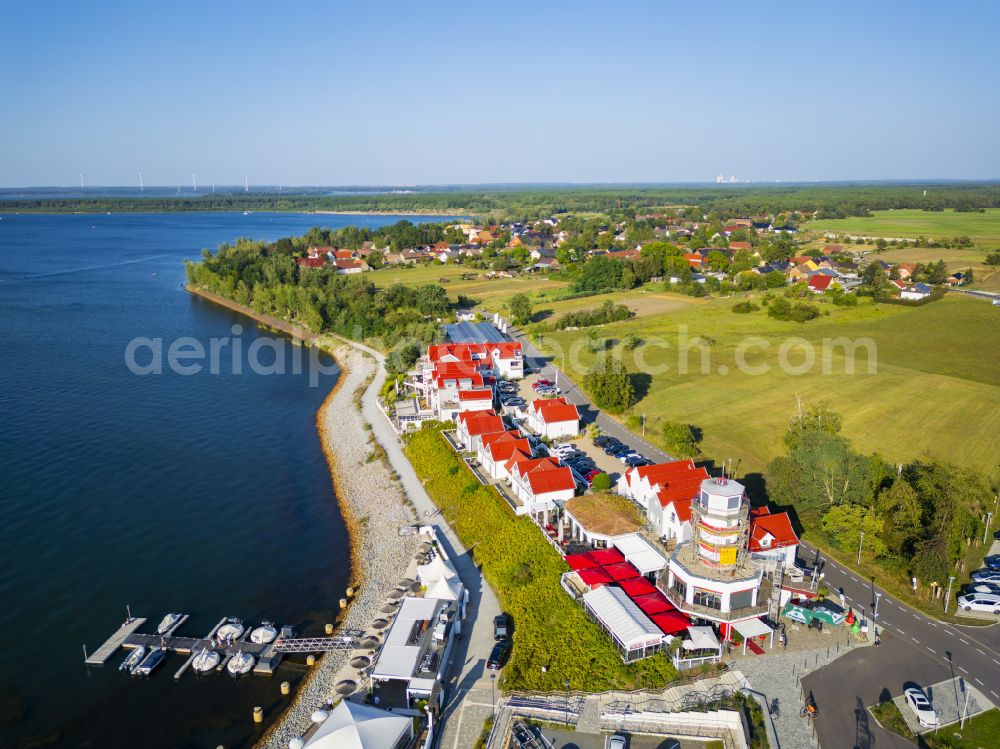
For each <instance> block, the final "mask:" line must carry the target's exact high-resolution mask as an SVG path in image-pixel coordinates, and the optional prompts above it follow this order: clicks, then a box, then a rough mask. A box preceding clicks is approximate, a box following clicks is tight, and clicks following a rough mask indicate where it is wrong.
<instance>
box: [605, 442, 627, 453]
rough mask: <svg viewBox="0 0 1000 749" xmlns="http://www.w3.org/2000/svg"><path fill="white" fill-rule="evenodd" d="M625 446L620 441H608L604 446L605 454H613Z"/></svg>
mask: <svg viewBox="0 0 1000 749" xmlns="http://www.w3.org/2000/svg"><path fill="white" fill-rule="evenodd" d="M623 447H625V446H624V445H623V444H622V443H621V442H610V443H608V444H607V445H605V446H604V454H605V455H614V454H615V453H616V452H618V451H619V450H621V449H622V448H623Z"/></svg>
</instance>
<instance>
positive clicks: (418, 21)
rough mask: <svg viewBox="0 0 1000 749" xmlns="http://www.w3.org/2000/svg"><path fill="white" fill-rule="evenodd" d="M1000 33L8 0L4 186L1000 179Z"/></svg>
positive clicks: (651, 12)
mask: <svg viewBox="0 0 1000 749" xmlns="http://www.w3.org/2000/svg"><path fill="white" fill-rule="evenodd" d="M702 5H710V6H711V7H710V8H702V7H700V6H702ZM998 29H1000V4H997V3H990V2H969V3H957V4H945V3H939V2H937V3H924V2H905V3H903V2H900V3H895V2H879V3H848V2H838V3H822V4H820V3H797V2H788V3H767V2H763V3H745V2H743V3H736V2H733V3H727V2H715V3H704V4H702V3H694V2H686V3H677V2H668V1H663V0H661V2H651V3H631V2H619V3H614V4H612V3H607V2H605V3H589V2H574V3H565V4H556V3H546V2H539V1H538V0H536V1H535V2H530V3H521V2H508V3H503V4H500V3H497V4H492V3H490V4H486V3H468V2H466V3H434V2H430V3H413V2H406V3H395V2H372V1H371V0H369V2H364V3H351V2H313V1H311V0H310V1H305V0H302V1H295V0H290V1H289V2H240V3H223V2H218V3H216V2H208V3H206V2H198V3H193V2H192V3H187V2H169V3H135V2H128V3H125V2H121V3H117V2H99V1H95V2H88V3H78V2H61V3H60V2H54V3H40V2H36V1H31V2H20V0H14V1H11V0H8V1H7V2H5V3H4V13H3V23H2V25H0V68H2V70H3V71H4V73H5V74H4V76H3V78H4V83H3V88H2V93H0V95H2V101H3V110H4V111H3V115H2V116H0V185H2V186H27V185H70V186H71V185H74V184H78V174H79V173H81V172H83V173H85V174H86V175H87V182H88V184H94V185H97V184H103V185H127V184H135V183H136V181H137V176H136V175H137V173H138V172H140V171H141V172H142V173H143V178H144V180H145V182H146V184H147V185H153V184H156V185H173V184H176V183H183V184H185V185H187V184H190V180H191V173H192V172H196V173H197V174H198V181H199V184H201V185H206V186H207V185H209V184H211V183H212V182H215V183H218V184H236V183H241V182H242V180H243V175H244V174H247V175H249V178H250V181H251V182H252V183H256V184H265V183H269V184H284V185H341V184H431V183H475V182H555V181H568V182H591V181H595V182H611V181H619V182H622V181H655V182H671V181H706V180H711V179H713V178H714V177H715V175H716V174H719V173H720V172H721V173H724V174H725V175H727V176H728V175H730V174H734V175H736V176H737V177H739V178H744V179H757V180H768V179H783V180H844V179H919V178H976V179H984V178H997V177H1000V137H998V136H997V133H998V132H1000V126H998V122H1000V85H998V79H997V72H998V71H1000V51H998V50H1000V45H997V44H996V39H995V36H996V32H997V30H998Z"/></svg>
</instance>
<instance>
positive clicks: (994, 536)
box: [993, 531, 1000, 541]
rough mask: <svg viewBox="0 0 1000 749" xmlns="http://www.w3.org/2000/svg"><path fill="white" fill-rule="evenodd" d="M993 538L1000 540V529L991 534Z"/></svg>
mask: <svg viewBox="0 0 1000 749" xmlns="http://www.w3.org/2000/svg"><path fill="white" fill-rule="evenodd" d="M993 538H994V539H995V540H997V541H1000V531H997V532H996V533H994V534H993Z"/></svg>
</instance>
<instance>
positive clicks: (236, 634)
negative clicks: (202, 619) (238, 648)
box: [215, 617, 246, 642]
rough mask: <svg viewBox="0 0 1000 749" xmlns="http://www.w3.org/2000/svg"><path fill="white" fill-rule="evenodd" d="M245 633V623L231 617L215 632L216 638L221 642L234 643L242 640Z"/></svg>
mask: <svg viewBox="0 0 1000 749" xmlns="http://www.w3.org/2000/svg"><path fill="white" fill-rule="evenodd" d="M245 631H246V627H244V626H243V622H241V621H240V620H239V619H237V618H236V617H230V618H229V619H226V623H225V624H223V625H222V626H221V627H219V628H218V629H217V630H215V638H216V639H217V640H219V641H220V642H233V641H235V640H238V639H240V638H241V637H242V636H243V633H244V632H245Z"/></svg>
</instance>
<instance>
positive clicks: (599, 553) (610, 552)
mask: <svg viewBox="0 0 1000 749" xmlns="http://www.w3.org/2000/svg"><path fill="white" fill-rule="evenodd" d="M589 556H590V558H591V559H593V560H594V561H595V562H597V563H598V564H603V565H608V564H617V563H618V562H624V561H625V557H624V555H622V553H621V552H620V551H618V549H597V550H596V551H591V552H589Z"/></svg>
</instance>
